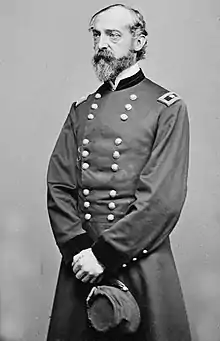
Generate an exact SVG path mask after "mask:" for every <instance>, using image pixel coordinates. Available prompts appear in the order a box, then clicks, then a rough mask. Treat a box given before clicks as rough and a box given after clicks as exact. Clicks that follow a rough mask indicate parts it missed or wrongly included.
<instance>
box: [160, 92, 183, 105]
mask: <svg viewBox="0 0 220 341" xmlns="http://www.w3.org/2000/svg"><path fill="white" fill-rule="evenodd" d="M180 99H181V98H180V97H179V96H178V95H177V94H176V93H175V92H173V91H170V92H167V93H166V94H164V95H163V96H161V97H159V98H158V99H157V100H158V102H160V103H163V104H165V105H166V106H167V107H169V106H170V105H172V104H173V103H175V102H177V101H178V100H180Z"/></svg>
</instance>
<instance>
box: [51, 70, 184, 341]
mask: <svg viewBox="0 0 220 341" xmlns="http://www.w3.org/2000/svg"><path fill="white" fill-rule="evenodd" d="M112 90H113V89H112V88H111V86H110V84H109V83H107V82H106V83H104V84H103V85H102V86H101V87H100V88H99V89H98V90H97V91H96V92H95V93H93V94H91V95H89V96H88V98H87V99H86V100H84V101H82V102H81V103H79V104H77V103H75V102H74V103H73V105H72V107H71V109H70V113H69V115H68V117H67V119H66V122H65V124H64V126H63V128H62V131H61V133H60V136H59V138H58V141H57V143H56V146H55V149H54V151H53V153H52V156H51V159H50V163H49V169H48V210H49V216H50V221H51V226H52V229H53V233H54V236H55V239H56V242H57V245H58V247H59V249H60V251H61V254H62V256H63V258H62V263H61V268H60V273H59V279H58V284H57V289H56V295H55V300H54V305H53V310H52V319H51V323H50V327H49V333H48V341H52V340H53V341H55V340H59V341H61V340H62V341H70V340H71V341H83V340H84V341H85V340H96V337H97V336H95V335H94V334H93V333H92V331H91V330H90V327H89V326H88V323H87V316H86V306H85V298H86V296H87V295H88V292H89V291H90V289H91V284H83V283H82V282H80V281H79V280H77V279H76V278H75V275H74V274H73V272H72V269H71V261H72V258H73V256H74V255H75V254H77V253H78V252H80V251H81V250H82V249H86V248H89V247H91V248H92V251H93V253H94V254H95V256H96V257H97V259H98V260H99V261H100V262H101V263H102V264H103V265H104V266H105V269H106V271H107V272H108V273H110V274H112V275H113V276H117V277H118V278H119V279H120V280H122V281H123V282H124V283H125V284H126V285H127V286H128V287H129V289H130V291H131V292H132V294H133V295H134V297H135V299H136V301H137V302H138V305H139V307H140V311H141V324H140V327H139V329H138V331H137V332H136V333H135V334H134V335H131V336H124V338H120V336H118V338H117V341H118V340H121V339H123V340H136V341H177V340H178V341H189V340H190V332H189V325H188V321H187V316H186V311H185V306H184V301H183V297H182V292H181V288H180V285H179V280H178V275H177V271H176V267H175V263H174V260H173V256H172V251H171V248H170V241H169V234H170V232H171V231H172V230H173V228H174V227H175V225H176V223H177V221H178V219H179V215H180V212H181V209H182V206H183V204H184V200H185V196H186V190H187V171H188V152H189V123H188V115H187V109H186V106H185V104H184V102H183V101H182V100H181V99H180V98H179V96H177V95H176V94H175V93H173V92H168V91H167V90H166V89H164V88H162V87H160V86H159V85H157V84H155V83H153V82H152V81H150V80H149V79H147V78H145V76H144V74H143V72H142V71H141V70H140V71H139V72H138V73H136V74H135V75H133V76H131V77H129V78H126V79H123V80H121V81H120V83H119V84H118V86H117V88H116V89H115V91H112ZM104 339H105V340H108V339H110V337H109V338H108V336H105V338H104ZM115 340H116V339H115Z"/></svg>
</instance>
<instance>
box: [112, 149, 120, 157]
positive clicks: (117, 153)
mask: <svg viewBox="0 0 220 341" xmlns="http://www.w3.org/2000/svg"><path fill="white" fill-rule="evenodd" d="M119 157H120V153H119V152H118V151H117V150H115V151H114V153H113V158H114V159H118V158H119Z"/></svg>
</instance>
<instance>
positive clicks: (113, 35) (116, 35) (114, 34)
mask: <svg viewBox="0 0 220 341" xmlns="http://www.w3.org/2000/svg"><path fill="white" fill-rule="evenodd" d="M109 37H110V39H111V40H112V41H114V42H116V41H118V40H119V39H120V38H121V34H120V33H118V32H110V33H109Z"/></svg>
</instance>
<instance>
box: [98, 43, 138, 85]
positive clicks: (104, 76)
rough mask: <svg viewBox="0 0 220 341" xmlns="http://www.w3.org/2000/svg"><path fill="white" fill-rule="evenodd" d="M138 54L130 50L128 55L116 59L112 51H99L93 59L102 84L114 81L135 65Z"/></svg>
mask: <svg viewBox="0 0 220 341" xmlns="http://www.w3.org/2000/svg"><path fill="white" fill-rule="evenodd" d="M135 56H136V52H134V51H132V50H129V51H128V53H127V55H125V56H123V57H120V58H115V57H114V55H113V53H112V52H111V51H108V50H106V49H102V50H99V51H98V52H97V53H96V54H95V55H94V57H93V59H92V64H93V67H94V69H95V73H96V75H97V77H98V79H99V80H100V81H101V82H106V81H114V80H115V79H116V77H117V76H118V75H119V74H120V73H121V72H122V71H124V70H126V69H127V68H129V67H130V66H132V65H133V64H134V61H135Z"/></svg>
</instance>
